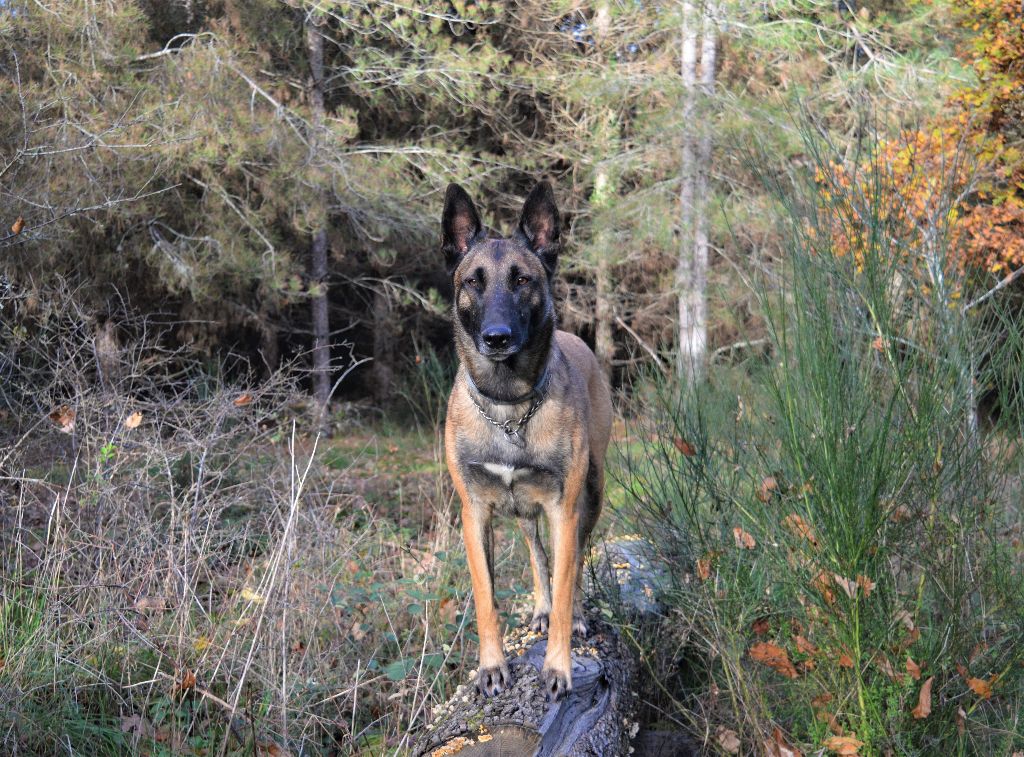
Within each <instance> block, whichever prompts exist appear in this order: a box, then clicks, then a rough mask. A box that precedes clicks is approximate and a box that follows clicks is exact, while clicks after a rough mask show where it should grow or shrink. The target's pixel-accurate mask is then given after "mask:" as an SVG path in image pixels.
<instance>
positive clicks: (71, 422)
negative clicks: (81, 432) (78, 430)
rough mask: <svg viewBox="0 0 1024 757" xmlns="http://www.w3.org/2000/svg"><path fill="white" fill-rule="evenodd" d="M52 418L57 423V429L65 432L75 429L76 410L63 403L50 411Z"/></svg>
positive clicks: (68, 432)
mask: <svg viewBox="0 0 1024 757" xmlns="http://www.w3.org/2000/svg"><path fill="white" fill-rule="evenodd" d="M50 420H51V421H53V422H54V423H55V424H56V425H57V430H58V431H60V432H61V433H64V434H70V433H71V432H72V431H74V430H75V411H74V410H72V409H71V408H70V407H68V406H67V405H61V406H60V407H59V408H57V409H56V410H54V411H53V412H52V413H50Z"/></svg>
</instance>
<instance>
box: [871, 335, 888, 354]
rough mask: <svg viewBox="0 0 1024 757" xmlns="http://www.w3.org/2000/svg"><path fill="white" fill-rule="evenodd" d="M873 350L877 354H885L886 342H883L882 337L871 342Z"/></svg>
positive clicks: (877, 337)
mask: <svg viewBox="0 0 1024 757" xmlns="http://www.w3.org/2000/svg"><path fill="white" fill-rule="evenodd" d="M871 349H873V350H875V351H876V352H885V342H884V341H883V340H882V337H880V336H876V337H875V339H874V341H872V342H871Z"/></svg>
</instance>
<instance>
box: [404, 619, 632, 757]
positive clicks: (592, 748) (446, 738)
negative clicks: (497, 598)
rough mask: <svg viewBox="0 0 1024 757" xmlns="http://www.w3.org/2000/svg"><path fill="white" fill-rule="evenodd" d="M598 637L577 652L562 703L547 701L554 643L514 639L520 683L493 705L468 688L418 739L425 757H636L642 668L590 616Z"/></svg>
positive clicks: (509, 643) (515, 635)
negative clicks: (546, 676)
mask: <svg viewBox="0 0 1024 757" xmlns="http://www.w3.org/2000/svg"><path fill="white" fill-rule="evenodd" d="M587 624H588V626H589V628H590V629H591V630H590V633H589V634H588V636H587V638H586V640H584V641H583V642H582V644H581V646H580V647H579V648H576V649H575V650H574V651H573V655H572V665H573V689H572V691H571V692H570V693H569V696H568V697H567V698H565V699H563V700H562V701H561V702H558V703H556V704H549V703H548V702H547V701H546V700H545V696H544V690H543V686H542V685H541V683H540V674H539V671H540V668H541V666H542V665H543V663H544V654H545V651H546V649H547V640H546V639H543V638H538V634H535V633H531V632H530V631H528V630H527V629H526V628H519V629H517V630H515V631H513V632H512V633H511V634H509V636H508V637H506V639H505V645H506V647H507V648H509V649H511V650H512V653H511V654H512V656H511V660H510V662H511V668H512V671H513V681H512V685H511V686H510V687H509V688H508V689H506V690H505V691H503V692H501V693H500V694H498V695H497V696H495V697H493V698H491V699H485V698H484V696H483V695H482V694H480V693H479V692H477V691H476V689H475V686H474V685H473V684H472V683H466V684H462V685H461V686H459V687H458V688H457V689H456V692H455V696H454V697H453V698H452V700H451V701H449V702H448V703H447V704H446V705H443V706H441V707H440V708H438V710H437V712H436V714H435V718H434V721H433V722H432V723H431V724H430V725H428V726H427V728H426V730H424V731H423V732H422V733H421V734H420V735H419V737H418V738H417V739H416V741H415V744H414V746H413V750H412V753H413V754H414V755H418V756H421V757H426V755H435V754H456V753H458V754H459V755H460V757H461V756H463V755H464V756H465V757H470V756H473V757H482V756H483V755H491V756H492V757H498V756H499V755H508V754H516V755H524V757H525V756H526V755H534V757H584V755H586V756H587V757H614V756H615V755H626V754H628V753H629V742H630V740H631V738H632V737H633V736H634V735H635V733H636V728H637V726H636V724H635V721H634V720H633V713H634V710H635V708H636V701H637V697H636V695H635V694H634V692H633V690H632V687H633V685H634V684H635V681H636V663H635V661H634V660H633V657H632V654H631V653H630V651H629V650H628V649H627V648H626V646H625V644H624V643H623V642H622V640H621V639H620V637H619V635H618V633H617V632H616V630H615V628H614V627H613V626H611V625H609V624H607V623H605V622H604V621H603V620H601V619H599V617H598V616H597V614H596V613H593V614H588V617H587Z"/></svg>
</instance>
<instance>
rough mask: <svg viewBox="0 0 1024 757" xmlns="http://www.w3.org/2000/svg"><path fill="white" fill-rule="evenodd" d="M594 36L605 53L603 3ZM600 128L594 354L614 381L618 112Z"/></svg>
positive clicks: (594, 201) (605, 113) (607, 15)
mask: <svg viewBox="0 0 1024 757" xmlns="http://www.w3.org/2000/svg"><path fill="white" fill-rule="evenodd" d="M593 28H594V37H595V39H596V41H597V44H598V46H599V48H600V49H601V52H602V53H603V52H604V43H605V42H606V40H607V39H608V37H609V32H610V30H611V4H610V3H609V2H601V3H598V5H597V11H596V13H595V14H594V24H593ZM598 117H599V118H600V122H599V125H598V129H599V135H600V136H599V138H598V144H597V145H596V147H597V150H596V152H597V158H598V160H599V161H601V162H600V163H599V164H598V168H597V174H596V175H595V177H594V192H593V195H592V196H591V209H592V211H593V213H594V227H595V229H596V232H595V235H594V240H593V251H594V257H595V261H594V263H595V271H594V273H595V275H594V354H595V355H596V356H597V360H598V362H599V363H600V364H601V368H602V369H604V372H605V375H607V376H608V377H609V379H610V378H611V373H612V360H613V359H614V357H615V338H614V336H613V331H612V326H613V324H614V321H615V303H614V301H613V298H614V284H613V282H612V275H611V256H612V254H613V245H614V244H615V242H614V240H613V239H612V235H611V234H610V232H609V231H608V228H607V225H608V222H607V219H604V218H602V217H601V216H602V214H605V213H606V212H607V210H608V208H609V207H610V206H611V205H612V203H613V202H614V199H613V198H614V196H615V195H616V194H617V190H616V187H615V186H614V184H613V180H612V178H611V177H610V176H609V171H608V165H607V163H606V162H605V161H606V160H607V158H608V156H610V155H611V154H612V153H613V151H614V148H615V147H616V145H617V143H618V138H619V127H618V123H617V122H616V118H615V112H614V111H613V110H612V109H610V108H606V109H603V110H602V112H601V113H600V115H599V116H598Z"/></svg>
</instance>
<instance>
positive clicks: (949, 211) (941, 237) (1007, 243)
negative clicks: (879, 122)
mask: <svg viewBox="0 0 1024 757" xmlns="http://www.w3.org/2000/svg"><path fill="white" fill-rule="evenodd" d="M959 12H960V14H961V19H960V20H961V23H962V25H963V26H964V27H965V28H966V30H967V32H968V34H969V35H970V37H971V43H970V48H969V50H968V51H967V52H966V57H967V58H968V59H969V61H970V63H971V66H972V68H973V70H974V73H975V75H976V83H975V84H972V85H971V86H966V87H963V88H961V89H959V90H958V91H956V92H955V93H954V94H953V96H952V97H951V98H950V101H949V103H948V109H947V112H946V113H945V114H943V115H941V116H940V117H938V118H936V119H935V120H934V121H933V122H932V123H930V124H928V125H926V126H923V127H920V128H914V129H905V130H903V131H902V132H901V133H900V134H899V135H898V136H897V137H894V138H892V139H888V140H883V141H882V142H880V143H879V144H878V146H877V148H875V149H874V150H873V151H872V152H871V154H870V157H869V158H867V159H866V160H863V161H860V162H857V161H854V162H852V163H849V164H844V163H839V162H831V163H829V164H828V165H827V166H823V167H822V168H820V169H819V170H818V171H817V174H816V181H817V182H818V184H819V187H820V188H821V197H822V199H823V201H824V203H825V205H826V207H827V211H826V215H827V216H828V219H829V221H830V223H829V224H828V225H829V227H830V228H829V231H830V234H829V242H828V244H829V246H830V248H831V251H832V252H833V253H834V254H836V255H839V256H846V255H852V256H853V258H854V260H855V261H856V263H857V266H858V268H860V267H861V266H862V265H863V256H864V255H865V254H866V252H867V250H868V249H869V246H870V245H871V244H873V243H877V242H878V239H877V237H873V236H872V235H873V234H876V233H877V232H876V230H877V229H879V228H881V229H884V234H885V236H886V237H887V242H888V244H889V248H890V249H889V252H890V253H891V254H893V255H896V256H898V257H899V258H900V260H899V262H901V263H903V264H905V265H906V266H907V267H909V268H911V269H913V270H914V271H916V272H917V273H919V274H921V275H922V276H926V275H927V272H928V271H931V275H935V273H936V272H937V271H940V270H941V271H943V272H944V273H947V274H948V273H951V272H954V271H955V272H958V273H966V274H978V273H984V272H990V273H1001V272H1002V273H1005V272H1007V271H1013V270H1016V269H1018V268H1020V267H1021V266H1022V265H1024V159H1022V152H1021V143H1022V139H1024V126H1022V123H1024V121H1022V117H1024V21H1022V12H1021V5H1020V3H1018V2H1015V0H972V1H971V2H969V3H967V4H965V6H964V7H963V8H961V9H960V11H959ZM956 294H958V293H955V292H954V296H955V295H956Z"/></svg>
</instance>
